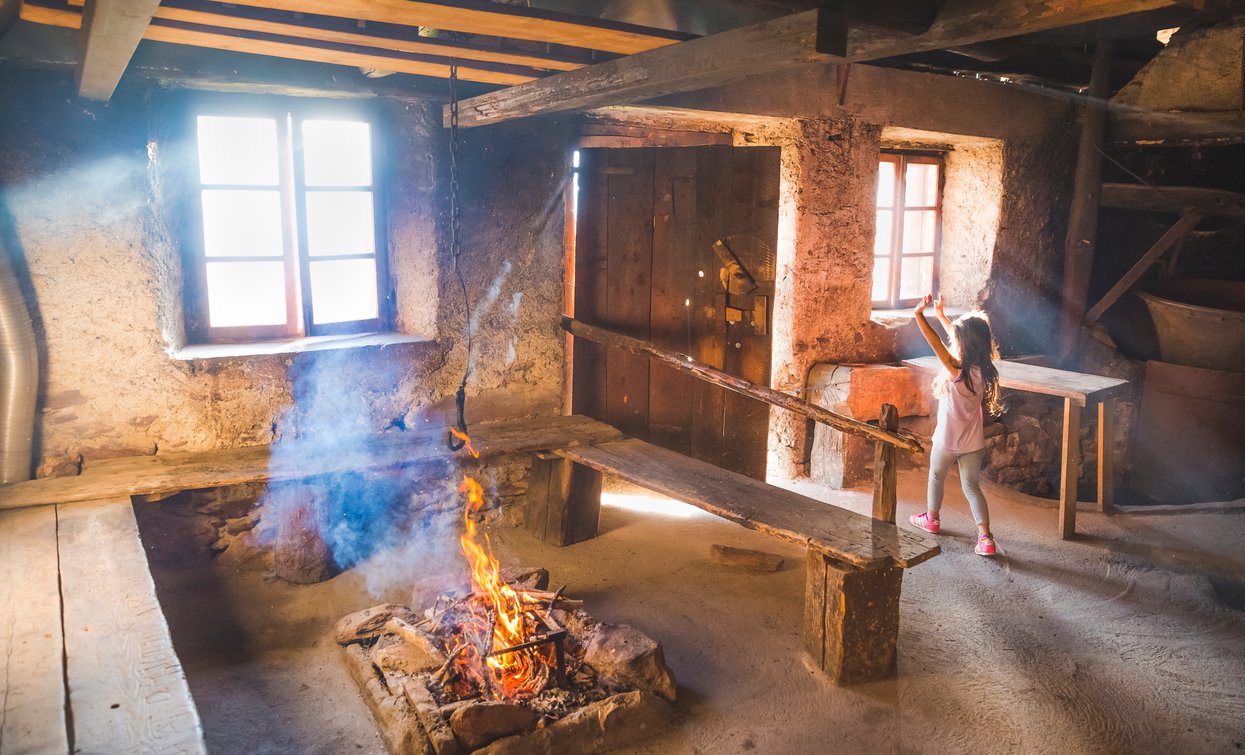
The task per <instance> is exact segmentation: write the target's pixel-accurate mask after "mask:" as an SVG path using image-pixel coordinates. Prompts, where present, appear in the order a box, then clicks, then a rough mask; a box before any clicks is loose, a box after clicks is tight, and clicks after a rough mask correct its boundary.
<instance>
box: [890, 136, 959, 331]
mask: <svg viewBox="0 0 1245 755" xmlns="http://www.w3.org/2000/svg"><path fill="white" fill-rule="evenodd" d="M942 165H943V163H942V158H941V157H938V156H933V155H915V154H906V153H898V152H896V153H883V154H882V157H881V161H880V163H879V165H878V202H877V213H878V215H877V232H876V235H875V236H874V240H873V306H874V307H875V308H882V309H885V308H895V307H901V306H904V305H906V304H912V303H914V302H916V301H917V300H918V299H920V298H921V297H922V296H924V295H925V294H927V293H930V292H932V291H933V290H934V282H935V280H936V279H937V276H938V245H939V236H940V234H941V231H942V229H941V226H942V217H941V214H942Z"/></svg>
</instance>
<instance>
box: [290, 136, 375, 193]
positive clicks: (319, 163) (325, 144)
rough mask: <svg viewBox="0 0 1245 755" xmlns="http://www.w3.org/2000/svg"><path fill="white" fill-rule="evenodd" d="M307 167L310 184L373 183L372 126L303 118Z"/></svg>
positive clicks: (363, 184) (304, 161)
mask: <svg viewBox="0 0 1245 755" xmlns="http://www.w3.org/2000/svg"><path fill="white" fill-rule="evenodd" d="M303 166H304V171H305V177H306V181H307V185H308V186H371V185H372V135H371V127H370V126H369V125H368V124H367V123H360V122H357V121H303Z"/></svg>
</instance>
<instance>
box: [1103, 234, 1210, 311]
mask: <svg viewBox="0 0 1245 755" xmlns="http://www.w3.org/2000/svg"><path fill="white" fill-rule="evenodd" d="M1200 222H1202V213H1200V212H1198V211H1197V210H1189V211H1188V212H1186V213H1185V214H1184V215H1181V216H1180V220H1177V221H1176V224H1175V225H1173V226H1172V227H1171V228H1168V229H1167V233H1164V234H1163V235H1162V236H1161V237H1160V238H1159V240H1158V241H1156V242H1154V246H1152V247H1150V250H1149V251H1147V252H1146V253H1145V254H1143V255H1141V259H1139V260H1137V264H1135V265H1133V266H1132V267H1131V268H1129V269H1128V272H1127V273H1124V277H1122V278H1120V280H1119V282H1118V283H1116V284H1115V285H1114V286H1112V287H1111V290H1110V291H1108V292H1107V294H1106V296H1103V297H1102V300H1101V301H1099V302H1098V303H1097V304H1095V305H1094V306H1093V307H1092V308H1091V309H1090V310H1089V312H1087V313H1086V314H1085V324H1086V325H1088V324H1090V323H1093V322H1097V321H1098V318H1099V317H1102V315H1103V313H1104V312H1106V311H1107V310H1108V309H1110V308H1111V305H1113V304H1115V303H1116V302H1117V301H1119V300H1120V297H1121V296H1123V295H1124V294H1126V293H1128V289H1130V288H1132V287H1133V285H1134V284H1135V283H1137V281H1139V280H1141V276H1143V275H1145V274H1146V271H1147V270H1149V269H1150V266H1151V265H1153V264H1154V263H1155V262H1158V261H1159V259H1160V258H1161V257H1162V256H1163V255H1164V254H1166V253H1167V250H1168V249H1171V248H1172V247H1173V246H1175V244H1176V243H1177V242H1178V241H1180V240H1181V239H1183V238H1184V237H1185V236H1186V235H1188V233H1189V231H1192V230H1193V229H1194V228H1196V227H1197V224H1198V223H1200Z"/></svg>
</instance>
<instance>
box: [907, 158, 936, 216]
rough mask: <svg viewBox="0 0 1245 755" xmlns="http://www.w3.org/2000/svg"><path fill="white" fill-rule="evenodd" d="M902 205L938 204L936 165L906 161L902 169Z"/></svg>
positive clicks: (927, 205) (926, 205)
mask: <svg viewBox="0 0 1245 755" xmlns="http://www.w3.org/2000/svg"><path fill="white" fill-rule="evenodd" d="M903 203H904V206H906V207H933V206H934V205H936V204H938V166H937V165H935V164H931V163H911V162H910V163H908V166H907V169H906V170H905V171H904V200H903Z"/></svg>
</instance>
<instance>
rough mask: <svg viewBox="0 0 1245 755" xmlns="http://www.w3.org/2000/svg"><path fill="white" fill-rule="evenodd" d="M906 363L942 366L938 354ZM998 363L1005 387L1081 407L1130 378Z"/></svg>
mask: <svg viewBox="0 0 1245 755" xmlns="http://www.w3.org/2000/svg"><path fill="white" fill-rule="evenodd" d="M903 363H904V364H905V365H907V366H909V367H914V368H916V369H918V370H925V371H927V372H935V371H937V370H939V369H941V365H940V364H939V362H938V357H936V356H928V357H920V358H918V359H905V360H903ZM994 366H995V367H997V368H998V370H999V385H1001V386H1003V387H1004V388H1011V389H1012V390H1017V391H1029V392H1030V393H1042V394H1045V395H1047V396H1062V397H1064V398H1068V399H1072V402H1073V403H1074V404H1077V405H1079V406H1085V405H1086V404H1087V403H1090V402H1098V401H1102V400H1104V399H1108V398H1112V397H1113V396H1115V395H1116V394H1117V393H1119V392H1120V391H1122V390H1123V389H1124V388H1125V387H1126V386H1127V385H1128V381H1127V380H1122V379H1120V378H1113V377H1104V376H1102V375H1088V374H1085V373H1083V372H1069V371H1068V370H1057V369H1055V368H1053V367H1039V366H1038V365H1036V364H1025V363H1024V362H1009V361H1007V360H1006V359H1003V360H1000V361H997V362H995V363H994Z"/></svg>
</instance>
